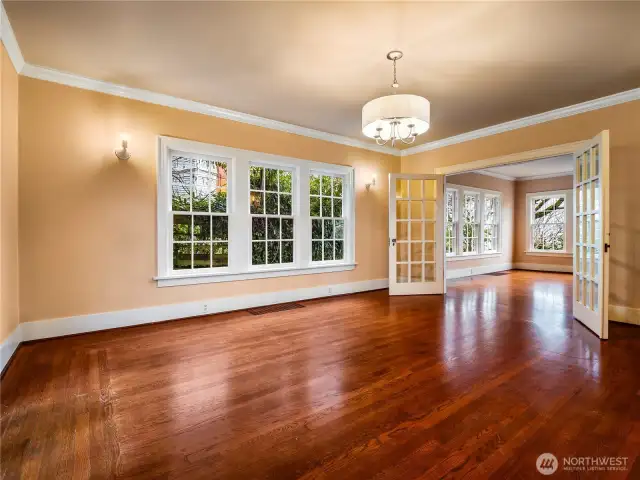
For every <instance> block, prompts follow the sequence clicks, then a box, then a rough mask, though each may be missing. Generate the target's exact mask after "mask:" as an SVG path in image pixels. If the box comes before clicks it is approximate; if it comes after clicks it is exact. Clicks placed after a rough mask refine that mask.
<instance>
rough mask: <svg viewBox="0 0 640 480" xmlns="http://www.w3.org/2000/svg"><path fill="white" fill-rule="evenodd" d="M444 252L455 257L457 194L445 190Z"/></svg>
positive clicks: (456, 246) (456, 249)
mask: <svg viewBox="0 0 640 480" xmlns="http://www.w3.org/2000/svg"><path fill="white" fill-rule="evenodd" d="M445 214H446V218H445V252H446V254H447V255H455V254H456V253H457V252H458V243H457V242H458V238H457V232H458V192H457V191H456V190H447V195H446V210H445Z"/></svg>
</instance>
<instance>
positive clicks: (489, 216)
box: [483, 195, 500, 253]
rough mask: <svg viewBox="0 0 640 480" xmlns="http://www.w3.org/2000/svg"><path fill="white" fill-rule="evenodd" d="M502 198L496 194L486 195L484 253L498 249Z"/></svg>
mask: <svg viewBox="0 0 640 480" xmlns="http://www.w3.org/2000/svg"><path fill="white" fill-rule="evenodd" d="M499 208H500V198H499V197H497V196H496V195H485V196H484V227H483V232H484V236H483V239H484V250H483V251H484V253H491V252H497V251H498V239H499V238H500V235H499V232H500V221H499V219H500V212H499Z"/></svg>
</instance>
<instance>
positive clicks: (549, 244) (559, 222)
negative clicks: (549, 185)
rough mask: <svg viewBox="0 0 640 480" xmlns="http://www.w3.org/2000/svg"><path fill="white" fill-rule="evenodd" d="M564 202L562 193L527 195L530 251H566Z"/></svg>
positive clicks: (565, 198) (564, 198) (564, 196)
mask: <svg viewBox="0 0 640 480" xmlns="http://www.w3.org/2000/svg"><path fill="white" fill-rule="evenodd" d="M566 201H567V197H566V195H565V194H564V193H561V194H549V195H528V209H529V240H530V249H531V251H534V252H565V251H566V244H567V241H566V222H567V217H566Z"/></svg>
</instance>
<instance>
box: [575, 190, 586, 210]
mask: <svg viewBox="0 0 640 480" xmlns="http://www.w3.org/2000/svg"><path fill="white" fill-rule="evenodd" d="M576 192H577V195H578V199H577V200H578V201H577V202H576V212H577V213H582V212H583V211H584V205H582V186H580V187H578V188H577V189H576Z"/></svg>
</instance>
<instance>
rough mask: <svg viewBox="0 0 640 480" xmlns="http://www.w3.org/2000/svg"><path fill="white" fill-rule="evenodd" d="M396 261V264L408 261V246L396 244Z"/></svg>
mask: <svg viewBox="0 0 640 480" xmlns="http://www.w3.org/2000/svg"><path fill="white" fill-rule="evenodd" d="M396 260H397V261H398V262H408V261H409V244H407V243H396Z"/></svg>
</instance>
